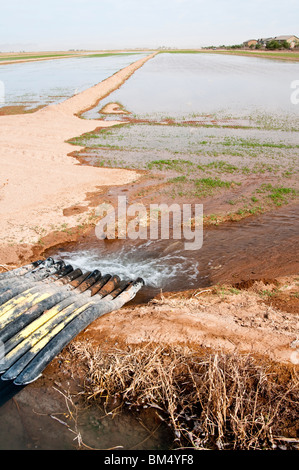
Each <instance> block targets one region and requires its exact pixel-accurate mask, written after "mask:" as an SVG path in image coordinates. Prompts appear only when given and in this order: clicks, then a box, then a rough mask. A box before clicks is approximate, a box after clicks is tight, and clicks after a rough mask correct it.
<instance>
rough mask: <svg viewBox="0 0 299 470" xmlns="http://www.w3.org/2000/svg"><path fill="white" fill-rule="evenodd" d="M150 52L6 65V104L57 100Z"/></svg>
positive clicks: (1, 73) (2, 72)
mask: <svg viewBox="0 0 299 470" xmlns="http://www.w3.org/2000/svg"><path fill="white" fill-rule="evenodd" d="M146 55H147V54H145V53H138V54H130V55H127V54H125V55H115V56H109V57H90V58H89V57H76V58H67V59H55V60H45V61H37V62H24V63H14V64H8V65H3V66H1V67H0V80H1V81H2V82H3V83H4V85H5V103H4V104H3V106H16V105H22V104H24V105H26V108H27V109H30V108H35V107H37V106H39V105H47V104H50V103H58V102H60V101H63V100H65V99H66V98H69V97H71V96H72V95H74V94H76V93H79V92H81V91H83V90H85V89H87V88H89V87H91V86H93V85H95V84H97V83H99V82H101V81H102V80H104V79H106V78H108V77H110V76H111V75H113V74H114V73H115V72H117V71H118V70H120V69H122V68H123V67H126V66H127V65H129V64H131V63H132V62H135V61H136V60H138V59H141V58H142V57H145V56H146Z"/></svg>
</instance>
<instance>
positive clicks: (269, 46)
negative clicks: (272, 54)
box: [266, 39, 280, 51]
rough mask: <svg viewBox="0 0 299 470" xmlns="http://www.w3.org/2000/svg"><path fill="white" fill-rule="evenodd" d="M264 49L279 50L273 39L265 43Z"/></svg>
mask: <svg viewBox="0 0 299 470" xmlns="http://www.w3.org/2000/svg"><path fill="white" fill-rule="evenodd" d="M266 49H270V50H272V51H273V50H275V49H280V43H279V42H278V41H276V40H275V39H271V41H269V42H267V44H266Z"/></svg>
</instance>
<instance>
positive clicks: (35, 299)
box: [0, 292, 52, 328]
mask: <svg viewBox="0 0 299 470" xmlns="http://www.w3.org/2000/svg"><path fill="white" fill-rule="evenodd" d="M51 295H52V293H49V292H46V293H44V294H42V295H41V294H40V292H37V293H36V294H34V295H32V296H31V297H30V298H27V299H26V300H25V301H24V302H22V303H21V305H15V306H14V307H12V308H11V309H10V310H8V311H7V312H5V313H4V314H3V315H2V316H1V317H0V328H4V327H5V326H6V325H7V324H8V323H10V321H12V320H14V319H15V318H17V317H19V316H20V315H22V313H23V311H22V309H20V310H19V311H18V310H17V309H19V307H21V306H24V305H25V303H26V301H28V300H30V306H27V308H25V309H26V310H27V309H28V308H30V307H33V306H34V305H36V304H37V303H39V302H42V301H43V300H45V299H47V298H48V297H50V296H51ZM14 310H15V311H14Z"/></svg>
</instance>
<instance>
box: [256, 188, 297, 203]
mask: <svg viewBox="0 0 299 470" xmlns="http://www.w3.org/2000/svg"><path fill="white" fill-rule="evenodd" d="M256 192H257V193H268V197H269V198H270V199H271V200H272V201H273V202H274V204H275V205H276V206H281V205H282V204H286V203H287V202H288V200H289V198H290V197H291V198H292V197H294V196H295V195H296V194H297V193H298V192H297V191H296V190H295V189H294V188H287V187H284V186H273V185H272V184H271V183H269V184H262V185H261V187H260V188H259V189H257V191H256Z"/></svg>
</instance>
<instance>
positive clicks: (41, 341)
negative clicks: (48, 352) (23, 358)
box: [5, 302, 93, 361]
mask: <svg viewBox="0 0 299 470" xmlns="http://www.w3.org/2000/svg"><path fill="white" fill-rule="evenodd" d="M92 304H93V302H88V304H84V305H82V306H81V307H79V308H78V309H77V310H74V311H73V312H72V313H71V314H70V315H69V316H68V317H67V318H65V319H64V320H63V321H61V322H60V323H59V324H58V325H56V326H55V327H54V328H53V329H52V330H50V331H47V329H46V328H40V336H39V337H33V338H31V339H30V337H29V338H28V337H27V338H25V339H23V341H22V342H21V343H19V344H18V345H17V346H16V347H15V348H13V349H12V350H11V351H10V352H9V353H7V354H6V355H5V360H6V361H8V360H10V359H12V358H13V356H15V355H16V354H18V351H19V350H20V349H22V348H23V347H24V346H25V347H27V346H29V347H30V348H31V351H33V352H34V353H36V352H38V351H40V350H41V349H42V348H43V347H44V346H45V345H46V344H47V343H48V342H49V341H50V339H51V338H53V337H54V336H55V335H56V334H57V333H58V332H59V331H61V330H63V328H64V327H65V326H66V325H67V324H68V323H69V322H70V321H71V320H73V319H74V318H75V317H76V316H78V315H79V314H80V313H81V312H82V311H83V310H85V309H86V308H87V307H89V306H90V305H92ZM66 309H68V307H67V308H66ZM66 309H65V310H66ZM61 312H63V310H62V311H61Z"/></svg>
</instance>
